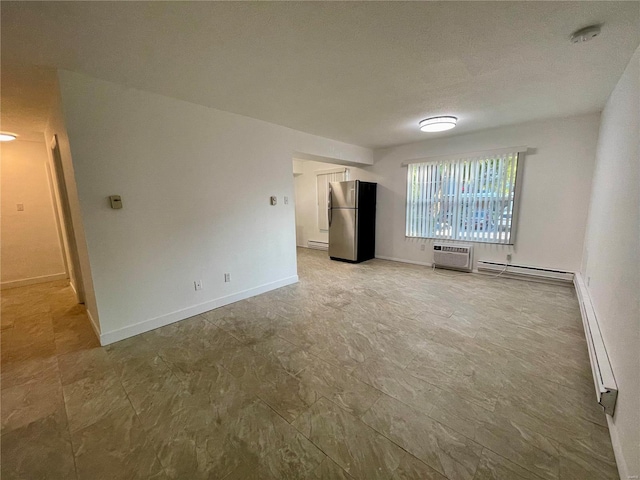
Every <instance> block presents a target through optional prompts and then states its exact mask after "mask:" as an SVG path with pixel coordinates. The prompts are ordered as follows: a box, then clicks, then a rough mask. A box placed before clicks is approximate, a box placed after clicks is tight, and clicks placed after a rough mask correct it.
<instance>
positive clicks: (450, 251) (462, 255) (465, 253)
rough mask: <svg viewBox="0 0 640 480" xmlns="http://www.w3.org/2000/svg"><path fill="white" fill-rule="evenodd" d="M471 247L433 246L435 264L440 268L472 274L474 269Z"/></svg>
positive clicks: (437, 244)
mask: <svg viewBox="0 0 640 480" xmlns="http://www.w3.org/2000/svg"><path fill="white" fill-rule="evenodd" d="M472 256H473V247H472V246H471V245H449V244H439V243H436V244H434V245H433V264H434V265H435V266H436V267H438V268H448V269H452V270H462V271H464V272H470V271H471V270H472V268H473V262H472Z"/></svg>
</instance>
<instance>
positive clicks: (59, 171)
mask: <svg viewBox="0 0 640 480" xmlns="http://www.w3.org/2000/svg"><path fill="white" fill-rule="evenodd" d="M50 147H51V161H52V163H53V172H52V173H53V180H54V190H55V194H56V195H55V196H56V202H55V204H56V205H57V206H58V208H57V209H56V210H57V211H58V216H59V221H58V225H59V226H60V231H61V232H60V233H61V236H62V246H63V249H64V255H65V258H66V261H67V265H68V271H69V279H70V282H71V285H72V287H73V289H74V291H75V293H76V297H77V299H78V303H85V293H84V288H83V283H82V271H81V269H80V259H79V257H78V248H77V243H76V237H75V231H74V227H73V220H72V216H71V206H70V203H69V195H68V190H67V184H66V181H65V177H64V168H63V166H62V155H61V154H60V145H59V142H58V136H57V135H54V136H53V138H52V139H51V145H50Z"/></svg>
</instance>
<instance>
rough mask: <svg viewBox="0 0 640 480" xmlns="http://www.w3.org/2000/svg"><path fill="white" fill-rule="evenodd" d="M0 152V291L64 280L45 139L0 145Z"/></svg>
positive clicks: (64, 274) (64, 270)
mask: <svg viewBox="0 0 640 480" xmlns="http://www.w3.org/2000/svg"><path fill="white" fill-rule="evenodd" d="M0 149H1V155H0V156H1V158H2V175H1V184H2V185H1V187H2V202H1V203H2V217H1V229H2V265H1V266H2V268H1V270H2V277H1V278H2V287H3V288H7V287H14V286H20V285H27V284H29V283H37V282H41V281H51V280H59V279H64V278H66V277H67V274H66V268H65V263H64V258H63V254H62V246H61V243H60V236H59V230H58V226H57V223H56V213H55V210H54V202H53V194H52V190H51V184H50V176H49V172H48V170H47V168H48V164H47V162H48V157H47V150H46V146H45V143H44V137H43V139H42V141H40V142H33V141H21V140H15V141H13V142H7V143H2V144H1V145H0ZM17 204H23V205H24V210H23V211H18V209H17Z"/></svg>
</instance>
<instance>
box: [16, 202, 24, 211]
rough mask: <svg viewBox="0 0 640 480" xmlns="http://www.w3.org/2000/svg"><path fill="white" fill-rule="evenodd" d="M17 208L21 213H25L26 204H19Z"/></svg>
mask: <svg viewBox="0 0 640 480" xmlns="http://www.w3.org/2000/svg"><path fill="white" fill-rule="evenodd" d="M16 206H17V207H18V211H19V212H24V203H18V204H17V205H16Z"/></svg>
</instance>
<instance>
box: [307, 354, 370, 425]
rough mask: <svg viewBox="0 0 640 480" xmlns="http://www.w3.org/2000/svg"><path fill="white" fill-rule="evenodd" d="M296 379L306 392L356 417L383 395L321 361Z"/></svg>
mask: <svg viewBox="0 0 640 480" xmlns="http://www.w3.org/2000/svg"><path fill="white" fill-rule="evenodd" d="M296 378H298V379H299V381H300V383H301V384H302V386H301V387H300V388H301V389H303V390H304V391H308V390H313V391H315V392H317V393H318V395H319V396H323V397H325V398H327V399H329V400H331V401H332V402H333V403H335V404H336V405H338V406H340V407H341V408H343V409H345V410H346V411H348V412H349V413H352V414H353V415H355V416H360V415H362V414H363V413H364V412H366V411H367V410H368V409H369V408H370V407H371V405H373V404H374V402H375V401H376V400H377V399H378V397H379V396H380V395H381V393H380V391H379V390H377V389H375V388H373V387H371V386H369V385H367V384H366V383H363V382H361V381H360V380H358V379H357V378H355V377H353V376H351V375H349V374H348V373H347V372H346V371H345V370H343V369H341V368H339V367H335V366H334V365H331V364H329V363H326V362H323V361H321V360H318V361H317V362H315V363H313V364H311V365H310V366H309V367H308V368H306V369H305V370H303V371H302V372H300V374H299V375H298V376H297V377H296Z"/></svg>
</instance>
